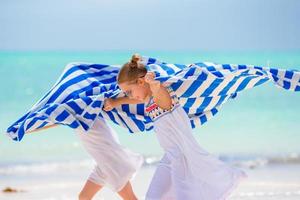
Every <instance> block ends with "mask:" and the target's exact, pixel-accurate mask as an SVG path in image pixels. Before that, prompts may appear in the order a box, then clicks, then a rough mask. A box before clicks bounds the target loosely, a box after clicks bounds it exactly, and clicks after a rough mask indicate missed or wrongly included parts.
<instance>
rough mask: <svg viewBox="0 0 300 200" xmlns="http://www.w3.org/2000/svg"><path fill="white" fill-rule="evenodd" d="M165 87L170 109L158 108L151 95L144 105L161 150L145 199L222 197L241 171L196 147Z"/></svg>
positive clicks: (184, 117) (186, 121) (186, 122)
mask: <svg viewBox="0 0 300 200" xmlns="http://www.w3.org/2000/svg"><path fill="white" fill-rule="evenodd" d="M167 89H168V92H169V93H170V96H171V99H172V108H171V109H169V110H163V109H161V108H160V107H159V106H158V105H157V104H156V103H155V102H154V101H153V98H151V99H150V101H149V103H148V105H147V106H146V112H147V113H148V115H149V116H150V117H151V119H152V120H153V123H154V132H155V133H156V136H157V138H158V141H159V143H160V146H161V147H162V148H163V149H164V152H165V153H164V156H163V158H162V160H161V161H160V163H159V164H158V167H157V169H156V172H155V174H154V177H153V179H152V182H151V184H150V187H149V189H148V193H147V195H146V197H147V198H146V199H147V200H154V199H155V200H158V199H164V200H167V199H170V200H171V199H178V200H181V199H188V200H194V199H195V200H196V199H197V200H202V199H203V200H219V199H226V197H228V195H229V194H230V192H231V191H232V189H233V188H234V187H236V185H237V183H238V182H239V180H240V179H241V178H243V177H245V174H244V173H243V172H242V171H240V170H239V169H236V168H233V167H231V166H229V165H227V164H225V163H223V162H221V161H220V160H219V159H217V158H216V157H214V156H212V155H211V154H209V153H208V152H207V151H205V150H204V149H202V148H201V147H200V145H199V144H198V142H197V141H196V139H195V138H194V136H193V133H192V128H191V126H190V120H189V118H188V116H187V114H186V112H185V111H184V110H183V108H182V107H181V106H180V105H179V100H178V98H177V96H176V95H175V94H174V93H173V91H172V90H171V89H170V88H167Z"/></svg>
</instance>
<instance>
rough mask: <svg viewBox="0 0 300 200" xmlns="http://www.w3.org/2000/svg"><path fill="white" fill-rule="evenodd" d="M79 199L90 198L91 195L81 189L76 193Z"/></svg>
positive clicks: (86, 199) (87, 199) (89, 199)
mask: <svg viewBox="0 0 300 200" xmlns="http://www.w3.org/2000/svg"><path fill="white" fill-rule="evenodd" d="M78 199H79V200H91V199H92V197H90V196H89V195H88V194H87V193H85V192H83V191H81V192H80V193H79V195H78Z"/></svg>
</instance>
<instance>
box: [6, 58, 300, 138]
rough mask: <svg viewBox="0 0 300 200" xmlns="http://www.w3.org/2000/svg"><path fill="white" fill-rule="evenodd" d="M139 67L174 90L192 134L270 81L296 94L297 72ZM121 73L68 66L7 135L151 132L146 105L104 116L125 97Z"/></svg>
mask: <svg viewBox="0 0 300 200" xmlns="http://www.w3.org/2000/svg"><path fill="white" fill-rule="evenodd" d="M142 62H143V63H144V64H145V65H147V68H148V70H149V71H154V72H155V73H156V79H157V80H160V81H161V82H164V84H166V85H168V86H170V87H171V88H172V89H173V90H174V92H175V93H176V95H177V96H178V97H179V99H180V104H181V105H182V107H183V109H184V110H185V112H186V113H187V114H188V116H189V119H190V122H191V125H192V127H193V128H194V127H196V126H200V125H202V124H204V123H206V122H207V121H208V120H209V119H211V118H212V117H213V116H214V115H215V114H216V113H217V112H218V111H219V109H220V107H221V105H222V104H223V103H225V102H226V101H227V100H228V99H230V98H234V97H235V96H236V95H237V93H239V92H241V91H243V90H245V89H249V88H253V87H255V86H258V85H261V84H263V83H266V82H268V81H271V82H272V83H273V84H275V85H276V86H278V87H280V88H284V89H286V90H291V91H300V72H299V71H297V70H285V69H276V68H267V67H258V66H253V65H233V64H215V63H209V62H200V63H194V64H188V65H183V64H168V63H164V62H160V61H158V60H156V59H154V58H148V57H143V60H142ZM119 69H120V66H113V65H103V64H88V63H71V64H69V65H67V66H66V68H65V70H64V71H63V73H62V75H61V76H60V78H59V79H58V81H57V82H56V83H55V84H54V86H53V87H52V88H51V89H50V91H49V92H48V93H47V94H46V95H45V96H44V97H43V98H42V99H41V100H39V101H38V102H37V103H36V104H35V105H34V106H33V107H32V108H31V109H30V110H29V111H28V112H27V113H26V114H25V115H24V116H23V117H22V118H20V119H19V120H18V121H16V122H15V123H13V124H12V125H11V126H10V127H9V128H8V129H7V134H8V135H9V136H10V137H11V138H12V139H14V140H16V141H20V140H21V139H22V138H23V136H24V134H25V133H26V132H29V131H34V130H36V129H39V128H42V127H45V126H49V125H52V124H62V125H67V126H69V127H71V128H74V129H79V130H82V131H87V130H88V129H89V128H91V127H92V126H93V123H94V121H95V119H96V117H97V116H99V117H102V118H104V119H108V120H110V121H113V122H114V123H116V124H118V125H120V126H122V127H125V128H127V129H128V130H129V132H131V133H134V132H140V131H148V130H151V129H152V128H153V121H152V120H151V119H150V118H149V117H148V116H146V115H145V113H144V104H138V105H122V106H120V107H117V108H115V109H113V110H112V111H109V112H106V111H103V110H102V107H103V102H104V99H105V98H116V97H121V96H124V94H123V93H122V92H121V91H120V89H119V87H118V86H117V83H116V76H117V74H118V71H119Z"/></svg>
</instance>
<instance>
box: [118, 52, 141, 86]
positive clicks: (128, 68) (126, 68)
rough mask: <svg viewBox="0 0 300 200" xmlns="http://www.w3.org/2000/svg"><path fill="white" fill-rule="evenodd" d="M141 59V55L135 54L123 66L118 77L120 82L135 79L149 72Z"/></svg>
mask: <svg viewBox="0 0 300 200" xmlns="http://www.w3.org/2000/svg"><path fill="white" fill-rule="evenodd" d="M140 61H141V57H140V56H139V55H138V54H134V55H133V56H132V57H131V60H130V61H129V62H128V63H126V64H124V65H123V66H122V67H121V69H120V72H119V74H118V78H117V81H118V84H120V83H124V82H132V81H135V80H137V79H138V78H141V77H143V76H145V75H146V74H147V68H146V67H145V65H144V64H142V63H140Z"/></svg>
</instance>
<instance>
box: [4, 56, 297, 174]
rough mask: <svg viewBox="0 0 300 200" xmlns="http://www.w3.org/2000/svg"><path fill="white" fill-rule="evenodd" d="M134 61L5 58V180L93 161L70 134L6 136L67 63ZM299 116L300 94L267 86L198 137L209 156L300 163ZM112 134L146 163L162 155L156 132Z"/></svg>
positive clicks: (283, 60) (254, 59)
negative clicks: (22, 170) (10, 172)
mask: <svg viewBox="0 0 300 200" xmlns="http://www.w3.org/2000/svg"><path fill="white" fill-rule="evenodd" d="M132 53H134V52H132V51H105V52H101V51H100V52H0V91H1V94H0V131H1V134H0V175H1V167H2V168H5V169H7V167H8V166H12V165H15V164H24V165H30V164H32V163H44V162H60V161H66V160H67V161H77V160H83V159H86V158H87V154H86V153H85V151H84V149H83V148H82V147H81V144H80V141H79V140H78V138H77V137H76V135H75V134H73V131H72V130H71V129H70V128H67V127H59V128H54V129H50V130H45V131H42V132H40V133H34V134H30V135H27V136H25V137H24V139H23V141H21V142H15V141H12V140H10V138H8V137H7V136H5V134H4V133H5V130H6V128H7V127H8V126H9V125H10V124H11V123H13V122H14V121H16V120H17V119H18V118H20V117H21V116H22V115H23V114H25V112H26V111H27V110H28V109H29V108H30V107H31V106H32V105H33V104H34V103H35V102H36V101H37V100H39V99H40V98H41V97H42V96H43V95H44V94H45V93H46V92H47V91H48V90H49V89H50V87H51V86H52V85H53V84H54V82H55V81H56V79H57V78H58V77H59V75H60V73H61V72H62V70H63V68H64V66H65V65H66V64H67V63H69V62H74V61H81V62H90V63H103V64H122V63H124V62H126V61H127V60H128V58H130V56H131V54H132ZM139 53H140V54H143V55H147V56H151V57H156V58H158V59H161V60H164V61H166V62H171V63H193V62H200V61H211V62H217V63H235V64H255V65H260V66H272V67H277V68H287V69H298V70H300V51H292V52H195V51H193V52H188V51H184V52H183V51H182V52H179V51H177V52H154V51H153V52H151V51H141V52H139ZM299 113H300V93H296V92H290V91H285V90H283V89H279V88H277V87H275V85H273V84H271V83H270V82H269V83H267V84H264V85H263V86H259V87H256V88H254V89H251V90H247V91H244V92H242V93H240V94H239V95H238V97H237V98H235V99H233V100H230V101H228V102H227V103H226V104H225V105H224V106H223V108H222V109H221V111H220V112H219V114H217V115H216V116H215V117H214V118H213V119H212V120H210V121H209V122H208V123H207V124H205V125H204V126H203V127H201V128H197V129H194V132H195V137H196V138H197V140H198V141H199V143H200V144H201V145H202V146H203V147H204V148H206V149H207V150H208V151H210V152H212V153H215V154H217V155H220V156H221V157H223V158H224V159H225V160H226V159H227V160H229V159H233V160H235V159H237V160H247V159H248V160H249V159H254V160H257V159H258V158H268V161H267V162H286V161H292V162H299V160H300V159H299V153H300V145H299V143H300V114H299ZM113 127H114V128H115V129H116V130H117V132H118V134H119V137H120V140H121V142H122V144H123V145H125V146H127V147H129V148H131V149H133V150H134V151H137V152H140V153H142V154H144V155H146V156H159V155H160V153H161V150H160V148H159V145H158V142H157V140H156V137H155V135H154V134H153V133H152V132H149V133H138V134H129V133H127V131H126V130H125V129H122V128H120V127H117V126H115V125H114V126H113ZM2 172H3V171H2Z"/></svg>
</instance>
